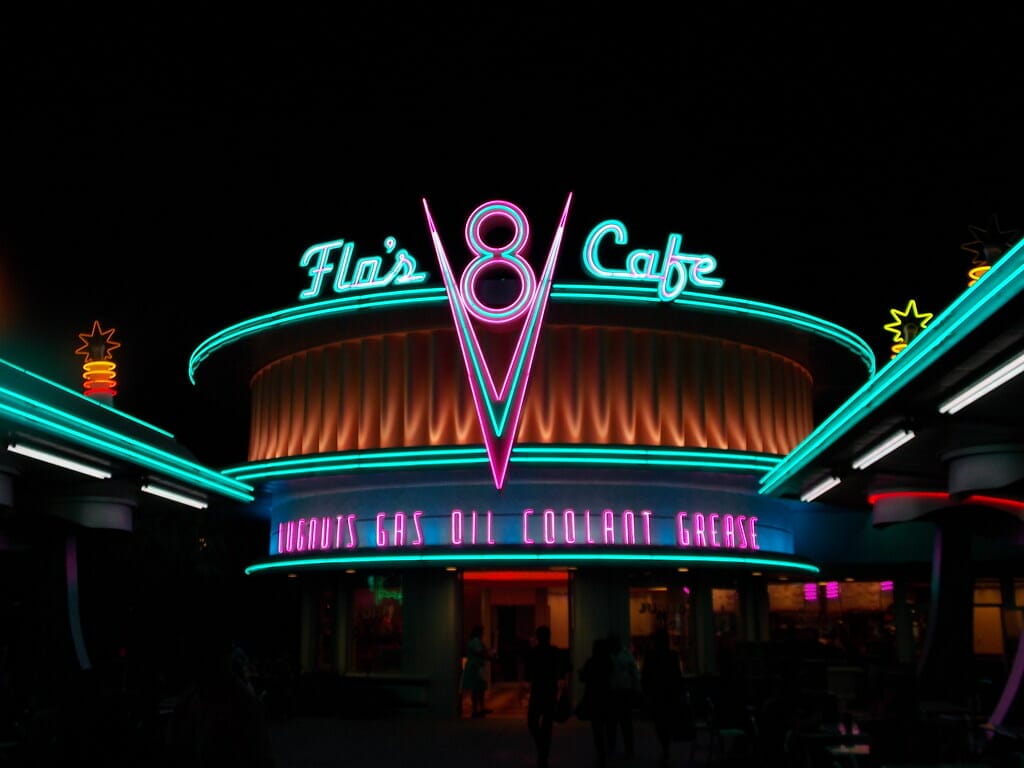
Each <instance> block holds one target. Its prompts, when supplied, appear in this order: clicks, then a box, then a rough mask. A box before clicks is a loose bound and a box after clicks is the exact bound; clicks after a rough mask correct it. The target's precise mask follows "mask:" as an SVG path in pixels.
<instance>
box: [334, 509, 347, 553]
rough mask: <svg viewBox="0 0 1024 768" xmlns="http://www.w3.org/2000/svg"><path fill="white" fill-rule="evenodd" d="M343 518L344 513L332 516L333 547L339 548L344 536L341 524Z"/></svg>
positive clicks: (343, 527)
mask: <svg viewBox="0 0 1024 768" xmlns="http://www.w3.org/2000/svg"><path fill="white" fill-rule="evenodd" d="M344 520H345V516H344V515H336V516H335V517H334V548H335V549H341V545H342V542H343V541H344V539H343V538H342V537H343V536H344V533H345V526H344V525H342V523H343V522H344Z"/></svg>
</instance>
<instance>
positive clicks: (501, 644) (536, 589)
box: [462, 570, 571, 717]
mask: <svg viewBox="0 0 1024 768" xmlns="http://www.w3.org/2000/svg"><path fill="white" fill-rule="evenodd" d="M462 584H463V590H462V637H463V638H468V637H469V634H470V632H471V631H472V629H473V627H475V626H477V625H479V626H482V627H483V628H484V635H483V637H484V644H485V645H486V646H487V647H488V649H489V650H490V651H491V652H492V653H493V654H494V661H492V662H491V663H490V664H488V665H487V670H486V673H485V677H486V679H487V683H488V688H487V708H488V709H490V710H491V713H490V716H491V717H525V716H526V705H527V703H528V694H529V683H528V682H527V680H526V669H525V666H526V654H527V651H528V650H529V648H530V646H531V644H532V642H533V638H534V633H535V631H536V629H537V627H539V626H541V625H542V624H546V625H548V626H549V627H551V642H552V643H553V644H555V645H558V646H560V647H562V648H568V647H569V642H570V636H571V632H570V627H569V622H570V610H569V594H570V590H569V572H568V571H565V570H561V571H548V570H543V571H465V572H464V573H463V580H462ZM468 707H469V703H468V701H464V702H463V712H464V713H465V712H467V711H468Z"/></svg>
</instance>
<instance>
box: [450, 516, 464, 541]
mask: <svg viewBox="0 0 1024 768" xmlns="http://www.w3.org/2000/svg"><path fill="white" fill-rule="evenodd" d="M452 544H454V545H455V546H457V547H461V546H462V510H461V509H453V510H452Z"/></svg>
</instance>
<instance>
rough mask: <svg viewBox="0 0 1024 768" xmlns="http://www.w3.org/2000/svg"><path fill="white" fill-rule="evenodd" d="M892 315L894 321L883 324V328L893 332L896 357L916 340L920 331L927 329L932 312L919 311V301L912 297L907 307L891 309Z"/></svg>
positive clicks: (893, 347)
mask: <svg viewBox="0 0 1024 768" xmlns="http://www.w3.org/2000/svg"><path fill="white" fill-rule="evenodd" d="M889 314H891V315H892V322H891V323H888V324H886V325H883V326H882V328H884V329H885V330H887V331H889V332H890V333H891V334H892V340H893V345H892V356H891V357H890V359H892V358H893V357H896V355H898V354H899V353H900V352H902V351H903V350H904V349H906V347H907V344H909V343H910V342H912V341H913V340H914V337H915V336H917V334H918V333H920V332H921V331H923V330H924V329H925V326H927V325H928V321H929V320H931V319H932V313H931V312H918V311H917V302H916V301H915V300H914V299H911V300H910V301H908V302H907V308H906V309H904V310H903V311H902V312H900V311H899V310H898V309H896V308H895V307H894V308H892V309H890V310H889Z"/></svg>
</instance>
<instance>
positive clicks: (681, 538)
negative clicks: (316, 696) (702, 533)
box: [676, 512, 690, 547]
mask: <svg viewBox="0 0 1024 768" xmlns="http://www.w3.org/2000/svg"><path fill="white" fill-rule="evenodd" d="M686 517H687V515H686V513H685V512H680V513H679V514H677V515H676V544H678V545H679V546H680V547H688V546H690V530H689V528H687V527H686V522H685V521H686Z"/></svg>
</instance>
